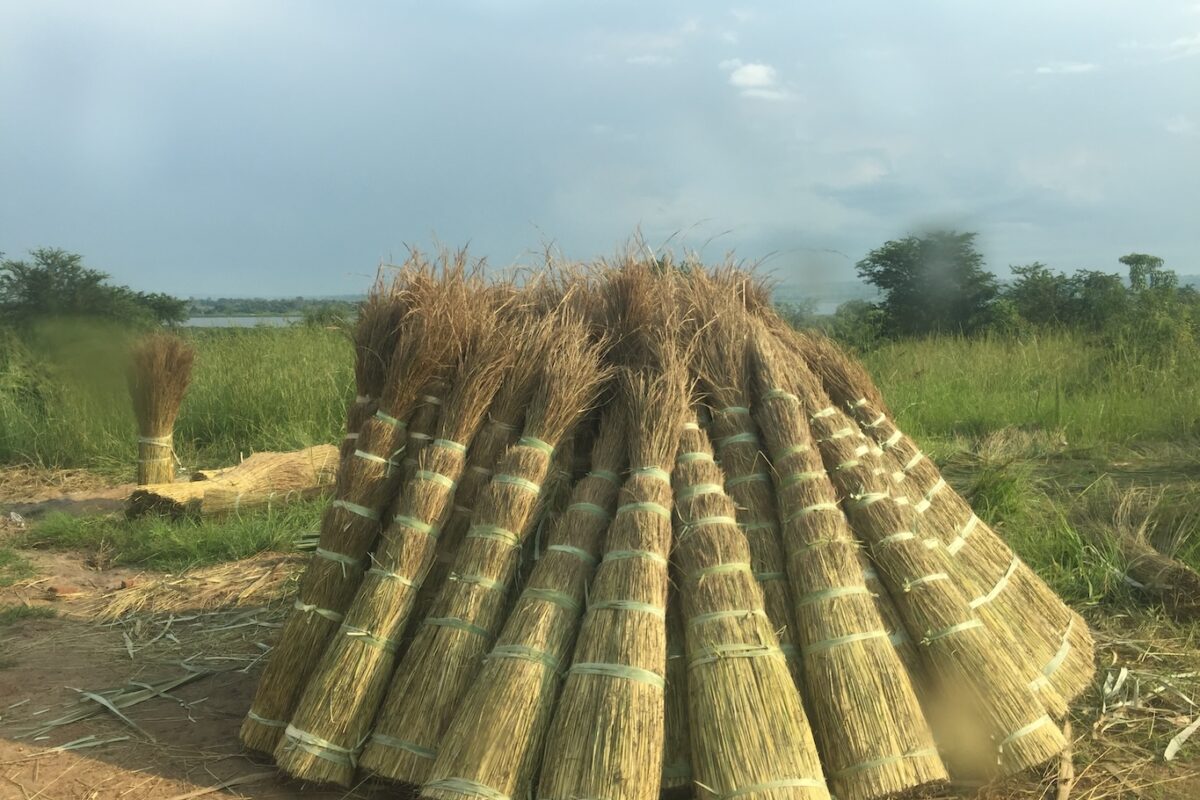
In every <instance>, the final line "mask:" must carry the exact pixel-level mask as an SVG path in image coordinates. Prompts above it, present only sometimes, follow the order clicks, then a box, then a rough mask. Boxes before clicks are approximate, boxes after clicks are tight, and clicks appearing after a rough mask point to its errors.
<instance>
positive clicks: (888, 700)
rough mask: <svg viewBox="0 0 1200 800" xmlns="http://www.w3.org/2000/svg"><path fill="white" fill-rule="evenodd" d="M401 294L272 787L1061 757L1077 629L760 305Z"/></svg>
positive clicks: (307, 585) (310, 623) (657, 788)
mask: <svg viewBox="0 0 1200 800" xmlns="http://www.w3.org/2000/svg"><path fill="white" fill-rule="evenodd" d="M388 291H389V292H392V293H393V295H394V298H393V301H391V302H394V303H395V304H396V305H397V307H398V308H402V311H400V312H397V323H396V325H395V329H394V331H391V330H389V333H388V336H386V337H385V336H383V335H382V334H380V335H379V336H380V337H381V338H382V339H386V340H387V341H388V342H391V346H392V347H393V348H394V349H393V355H392V357H391V358H390V359H389V361H388V368H387V371H386V375H385V379H384V381H383V383H382V385H381V388H379V389H378V390H377V394H378V403H379V409H378V411H377V412H376V413H375V416H374V417H371V418H369V419H366V420H364V421H363V423H362V425H361V431H360V432H359V436H358V438H357V440H355V447H354V449H353V450H352V451H351V452H350V453H349V455H347V456H346V457H345V458H344V459H343V464H342V468H341V470H340V473H339V485H338V491H337V499H336V500H335V501H334V502H333V503H332V504H331V507H330V510H329V512H328V513H327V515H326V518H325V520H324V523H323V527H322V532H321V545H320V547H319V548H318V550H317V551H316V554H315V557H314V558H313V560H312V563H311V565H310V567H309V569H308V571H307V573H306V574H305V576H304V578H303V580H302V582H301V590H300V598H299V599H298V600H297V603H296V608H295V612H294V613H293V614H292V616H291V617H290V618H289V619H288V621H287V623H286V625H285V627H284V630H283V631H282V638H281V641H280V642H279V644H278V645H277V646H276V648H275V650H274V652H272V654H271V661H270V664H269V666H268V668H267V670H266V672H265V674H264V676H263V678H262V682H261V685H260V687H259V692H258V695H257V696H256V698H255V704H254V707H253V708H252V711H251V714H250V716H249V717H248V719H247V722H246V724H245V726H244V727H243V738H244V741H246V743H247V744H248V745H249V746H251V747H254V748H255V749H260V750H268V751H273V752H274V755H275V757H276V759H277V761H278V763H279V764H280V766H281V767H282V768H283V769H285V770H286V771H288V772H289V773H291V774H293V775H296V776H299V777H301V778H304V779H306V780H311V781H314V782H320V783H336V784H341V785H351V784H352V783H353V782H354V781H355V780H358V779H360V778H362V777H367V776H373V777H375V778H377V779H382V780H390V781H398V782H400V783H403V784H406V785H407V786H408V788H409V789H410V790H415V791H419V792H420V794H421V796H424V797H428V798H431V800H466V799H467V798H476V797H479V798H485V800H506V799H507V798H516V797H530V796H536V797H538V798H541V799H542V800H574V799H575V798H580V797H583V798H605V799H606V800H649V799H650V798H654V797H657V796H659V795H660V794H662V795H669V796H689V795H693V794H694V795H702V796H704V797H706V798H707V797H712V798H747V799H748V800H785V798H786V799H787V800H804V799H806V798H825V797H828V796H831V795H832V796H837V797H840V798H850V799H851V800H877V798H884V797H895V796H904V795H908V794H912V793H914V792H919V791H921V790H922V787H925V786H927V785H930V784H937V783H941V782H945V781H946V780H947V779H948V778H951V777H960V778H971V779H978V778H981V777H982V778H990V777H994V776H996V775H1004V774H1010V773H1013V772H1017V771H1020V770H1022V769H1025V768H1028V767H1031V766H1034V765H1037V764H1040V763H1042V762H1044V761H1046V760H1048V759H1050V758H1052V757H1054V756H1056V755H1057V754H1059V753H1060V752H1062V750H1063V749H1064V748H1065V747H1066V741H1065V739H1064V737H1063V735H1062V733H1061V732H1060V731H1059V729H1058V726H1057V725H1056V724H1055V722H1054V720H1055V719H1057V718H1059V717H1061V716H1062V714H1063V713H1064V711H1065V708H1066V701H1067V700H1069V699H1071V698H1073V697H1075V696H1076V695H1077V694H1078V692H1079V691H1080V690H1081V688H1082V687H1083V686H1084V685H1085V684H1086V683H1087V681H1088V680H1089V679H1090V675H1091V672H1090V659H1091V642H1090V639H1089V638H1088V634H1087V630H1086V627H1085V626H1084V625H1083V623H1082V621H1081V620H1080V619H1079V618H1078V616H1077V615H1076V614H1075V613H1074V612H1072V611H1071V610H1070V609H1069V608H1067V607H1066V606H1065V605H1064V604H1063V603H1062V602H1061V601H1060V600H1059V599H1058V598H1057V597H1055V596H1054V595H1053V593H1052V592H1051V591H1050V590H1049V589H1048V588H1047V587H1046V586H1045V585H1044V584H1043V583H1042V582H1041V581H1040V580H1039V579H1038V578H1037V577H1036V576H1035V575H1034V574H1033V573H1032V572H1031V571H1030V570H1029V569H1028V567H1026V566H1025V565H1024V564H1023V563H1022V562H1020V560H1019V559H1017V558H1016V557H1015V556H1014V555H1013V554H1012V552H1011V551H1010V550H1009V549H1008V548H1007V546H1006V545H1005V544H1004V543H1003V541H1002V540H1000V539H999V537H997V536H996V534H995V533H994V532H992V531H991V530H990V529H988V528H987V526H985V525H983V524H982V523H981V522H979V521H978V520H977V518H975V517H974V516H973V514H971V512H970V508H969V506H968V505H967V504H966V503H965V501H963V500H962V498H961V497H959V496H958V495H957V494H956V493H955V492H954V491H953V490H952V489H951V488H950V487H948V486H946V485H945V482H944V481H942V480H941V476H940V475H938V473H937V470H936V468H935V467H934V466H933V464H932V463H931V462H930V461H929V460H928V459H925V458H924V457H920V455H919V451H917V450H916V446H915V445H914V444H913V443H912V442H911V441H910V440H908V439H907V438H906V437H904V436H903V434H901V433H900V432H899V431H898V429H897V428H896V426H895V424H894V422H893V420H892V418H891V415H890V413H889V412H888V411H887V408H886V406H885V405H884V403H883V399H882V397H880V396H879V392H878V391H877V390H876V389H875V387H874V386H873V385H872V384H871V382H870V380H869V378H867V376H866V374H865V372H863V371H862V369H861V368H860V367H858V366H857V365H856V364H854V363H853V362H852V361H851V360H849V359H848V358H847V357H846V356H845V355H844V354H842V353H841V352H840V351H839V350H837V349H836V348H835V347H833V346H832V345H831V344H830V343H829V342H828V341H826V340H824V339H820V338H819V337H814V336H809V335H802V334H798V333H796V332H794V331H792V330H791V329H789V328H787V326H785V325H783V324H782V323H781V322H780V320H779V318H778V317H777V316H775V315H774V313H773V312H772V311H771V309H770V307H769V303H768V302H767V300H766V294H765V292H764V290H763V289H762V286H761V285H760V284H759V283H758V282H756V280H755V279H754V278H753V277H752V276H750V275H748V274H747V273H744V272H740V271H738V270H735V269H731V268H728V267H721V268H718V269H716V270H707V269H705V268H703V267H701V266H699V265H697V264H691V263H684V264H683V265H679V264H676V263H674V262H672V261H670V260H669V259H658V258H642V257H637V256H627V257H624V258H622V259H619V260H617V261H616V262H608V263H602V264H600V265H597V266H596V267H595V268H594V269H592V270H586V271H585V270H580V269H579V268H576V267H572V268H569V269H565V270H561V271H556V270H548V271H546V272H545V273H543V274H540V275H533V276H530V277H529V278H528V279H527V280H525V281H524V283H523V285H522V287H518V286H517V285H516V284H514V283H510V282H501V283H495V284H489V283H488V282H487V281H485V280H484V279H483V278H482V277H481V276H480V275H478V274H475V273H472V272H471V271H470V270H469V269H467V268H466V260H465V256H463V255H462V254H458V255H456V256H454V257H448V258H446V259H444V260H443V261H442V262H441V263H440V264H439V265H438V267H436V268H435V267H433V266H431V265H429V264H428V263H427V262H424V261H423V260H419V259H414V260H412V261H411V262H410V264H409V265H408V266H406V267H405V269H403V270H402V271H401V274H400V278H399V279H398V282H397V283H396V285H395V286H390V287H389V288H388ZM389 296H392V295H389ZM379 302H380V303H381V304H382V303H383V301H382V300H380V301H379ZM381 307H382V305H381ZM379 313H380V314H383V313H384V312H383V311H380V312H379ZM381 324H382V323H381ZM360 338H361V339H362V340H364V341H365V340H368V339H371V336H368V335H367V334H366V333H361V332H360ZM373 352H374V351H373V350H372V348H370V347H359V348H357V349H356V353H357V357H358V358H364V357H368V356H369V355H370V354H371V353H373ZM365 372H369V370H366V371H365ZM365 372H364V374H365ZM365 385H367V383H364V382H361V381H360V382H359V386H360V394H361V393H362V389H361V387H363V386H365ZM375 396H376V395H375V393H372V397H373V398H374V397H375ZM357 405H358V404H357V403H356V406H357ZM358 413H361V412H360V411H355V410H354V409H353V408H352V410H351V414H350V415H349V416H350V417H351V418H353V416H354V415H355V414H358ZM352 425H353V422H352V421H348V427H351V426H352ZM381 521H382V522H381ZM671 584H673V588H671V589H669V588H668V587H669V585H671ZM1022 615H1024V616H1022ZM668 620H671V621H670V622H668ZM672 631H673V632H672Z"/></svg>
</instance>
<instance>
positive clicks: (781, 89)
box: [717, 58, 792, 102]
mask: <svg viewBox="0 0 1200 800" xmlns="http://www.w3.org/2000/svg"><path fill="white" fill-rule="evenodd" d="M717 66H718V67H720V68H721V69H722V70H724V71H725V72H728V73H729V85H730V86H732V87H734V88H735V89H737V90H738V94H740V95H741V96H742V97H748V98H751V99H753V100H769V101H775V102H778V101H780V100H789V99H791V97H792V93H791V91H789V90H788V88H787V87H786V86H784V85H783V84H781V83H780V81H779V72H778V71H777V70H776V69H775V68H774V67H772V66H771V65H770V64H763V63H761V62H757V61H751V62H749V63H747V62H745V61H742V60H741V59H740V58H729V59H726V60H724V61H722V62H721V63H719V64H718V65H717Z"/></svg>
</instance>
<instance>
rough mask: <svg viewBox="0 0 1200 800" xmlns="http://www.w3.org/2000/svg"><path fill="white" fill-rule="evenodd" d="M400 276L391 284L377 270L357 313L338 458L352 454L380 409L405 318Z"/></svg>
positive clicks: (352, 337) (382, 273)
mask: <svg viewBox="0 0 1200 800" xmlns="http://www.w3.org/2000/svg"><path fill="white" fill-rule="evenodd" d="M402 284H403V276H402V273H401V275H399V276H393V277H392V280H391V281H388V280H387V279H386V278H385V277H384V268H380V271H379V274H378V276H377V277H376V279H375V285H374V286H373V287H371V291H370V292H369V293H368V294H367V299H366V300H365V301H363V304H362V306H360V307H359V310H358V319H357V320H355V323H354V330H353V332H352V334H351V339H352V341H353V342H354V386H355V389H356V391H357V395H356V397H355V398H354V402H353V403H351V404H350V407H349V409H347V411H346V436H345V437H344V438H343V439H342V447H341V455H342V458H346V457H348V456H351V455H353V454H354V450H355V446H356V445H357V443H358V432H359V430H361V429H362V425H363V423H364V422H365V421H366V420H367V419H368V418H370V416H371V415H372V414H374V413H375V411H376V410H377V409H378V408H379V395H380V394H381V393H382V392H383V384H384V380H385V378H386V377H387V366H388V360H389V358H390V357H391V354H392V352H393V351H395V349H396V335H397V334H398V332H399V329H400V320H401V319H403V317H404V310H405V306H404V301H405V293H404V292H403V291H401V286H402Z"/></svg>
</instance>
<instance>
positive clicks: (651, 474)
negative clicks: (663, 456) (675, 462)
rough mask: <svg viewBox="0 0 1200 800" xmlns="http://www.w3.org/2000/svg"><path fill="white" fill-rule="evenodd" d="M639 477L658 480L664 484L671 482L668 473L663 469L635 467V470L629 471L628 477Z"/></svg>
mask: <svg viewBox="0 0 1200 800" xmlns="http://www.w3.org/2000/svg"><path fill="white" fill-rule="evenodd" d="M639 475H640V476H642V477H646V478H654V479H655V480H660V481H663V482H665V483H670V482H671V475H670V473H668V472H667V471H666V470H665V469H659V468H658V467H637V468H636V469H631V470H629V476H630V477H631V478H632V477H635V476H639Z"/></svg>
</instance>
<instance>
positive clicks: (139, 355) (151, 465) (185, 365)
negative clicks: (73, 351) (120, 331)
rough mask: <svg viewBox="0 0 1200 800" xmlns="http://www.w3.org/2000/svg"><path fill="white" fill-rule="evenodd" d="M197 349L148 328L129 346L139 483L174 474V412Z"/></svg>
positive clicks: (176, 413)
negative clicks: (148, 333) (147, 332)
mask: <svg viewBox="0 0 1200 800" xmlns="http://www.w3.org/2000/svg"><path fill="white" fill-rule="evenodd" d="M195 355H196V351H195V350H194V349H193V348H192V346H191V345H190V344H188V343H187V342H185V341H183V340H182V339H180V338H179V337H178V336H174V335H172V334H169V333H152V334H150V335H149V336H146V337H143V338H142V339H141V340H140V341H138V342H137V343H135V344H134V346H133V352H132V354H131V363H130V367H129V373H128V379H129V380H128V383H129V396H130V397H131V398H132V399H133V415H134V417H135V418H136V419H137V428H138V461H137V464H138V466H137V482H138V484H140V485H146V484H152V483H171V482H172V481H173V480H175V446H174V444H173V433H174V430H175V418H176V417H177V416H179V406H180V405H181V404H182V403H183V395H184V393H185V392H186V391H187V387H188V383H189V382H190V381H191V379H192V360H193V359H194V358H195Z"/></svg>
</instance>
